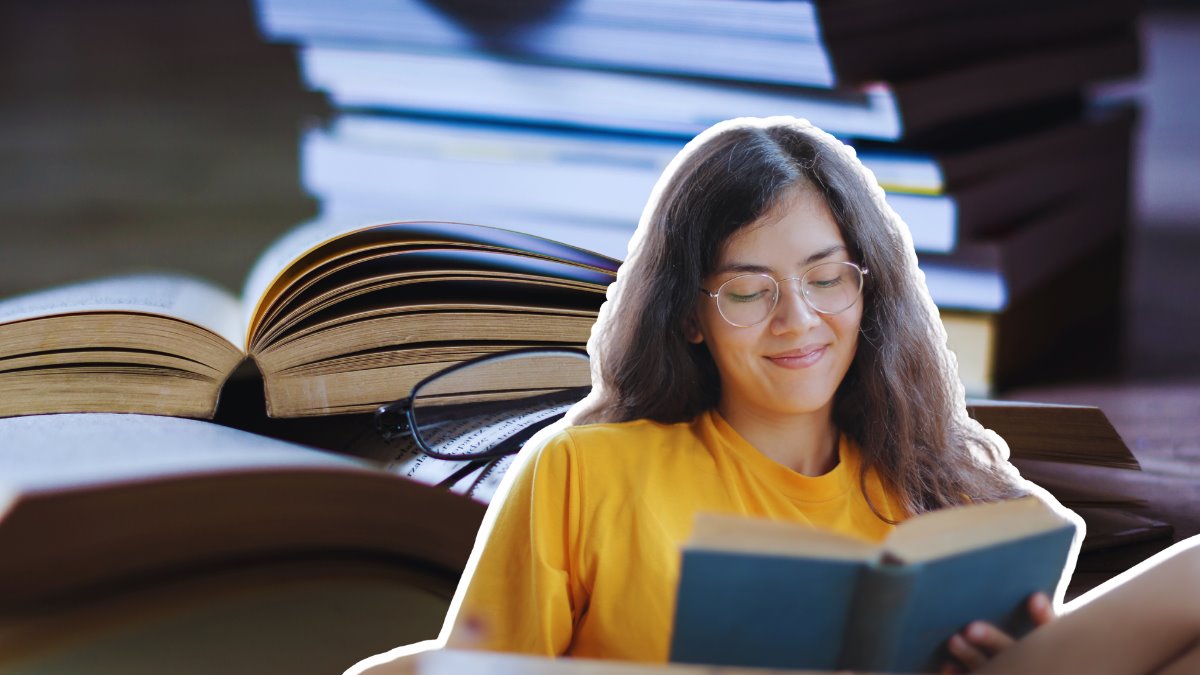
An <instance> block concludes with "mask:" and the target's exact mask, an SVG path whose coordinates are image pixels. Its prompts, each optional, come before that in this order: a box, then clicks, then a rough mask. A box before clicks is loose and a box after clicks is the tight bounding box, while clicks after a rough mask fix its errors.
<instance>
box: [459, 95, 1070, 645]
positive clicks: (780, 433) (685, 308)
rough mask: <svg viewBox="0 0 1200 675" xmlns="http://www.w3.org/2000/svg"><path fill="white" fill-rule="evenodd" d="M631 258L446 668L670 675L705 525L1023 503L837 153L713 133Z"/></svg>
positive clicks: (898, 257) (478, 557) (828, 524)
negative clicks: (589, 384) (682, 577)
mask: <svg viewBox="0 0 1200 675" xmlns="http://www.w3.org/2000/svg"><path fill="white" fill-rule="evenodd" d="M630 251H631V254H630V256H629V257H628V259H627V261H626V262H625V264H624V265H623V266H622V268H621V270H620V272H619V274H618V279H617V281H616V282H615V283H614V284H613V287H612V288H610V293H609V301H608V302H607V303H606V305H605V307H604V308H603V309H602V311H601V317H600V320H599V321H598V323H597V326H596V328H595V330H594V332H593V336H592V341H591V342H590V343H589V351H590V352H591V354H592V357H593V364H594V365H593V368H594V372H593V380H594V387H593V391H592V393H591V395H589V397H588V398H587V399H585V400H584V401H583V402H581V403H580V404H579V405H578V406H576V407H575V408H574V409H573V410H572V414H571V416H570V417H569V419H570V420H571V424H574V425H575V426H571V427H566V425H561V426H563V427H566V428H561V429H559V430H558V431H557V434H556V435H553V436H552V437H550V438H549V439H548V440H547V441H546V442H545V443H544V444H543V445H541V447H539V448H536V449H532V448H531V449H530V450H529V451H528V452H527V453H525V456H524V457H523V459H522V463H520V464H519V465H518V466H517V467H514V468H513V469H512V471H511V475H510V477H509V479H508V480H511V482H510V483H509V484H508V487H509V490H508V492H507V493H506V494H505V495H504V496H503V497H502V499H503V501H502V503H501V504H499V505H498V508H493V509H492V511H491V512H490V513H489V518H488V521H487V522H486V523H485V526H484V533H485V534H481V539H480V544H481V545H478V546H477V547H476V551H475V552H474V554H473V555H472V559H471V562H470V563H469V565H468V572H467V574H468V575H469V581H468V582H467V583H465V584H464V585H463V586H462V587H461V588H460V590H459V594H458V597H456V600H455V607H456V609H457V614H455V612H452V616H451V617H450V618H449V619H448V622H447V626H448V627H450V628H451V630H450V634H449V636H448V644H449V646H460V645H464V644H466V643H473V644H472V646H476V647H483V648H488V649H497V650H503V651H518V652H526V653H535V654H548V655H550V654H553V655H557V654H570V655H574V656H581V657H598V658H617V659H629V660H637V661H665V660H666V658H667V649H668V640H669V636H670V628H671V622H672V613H673V605H674V591H675V586H676V582H677V580H678V574H679V567H678V566H679V547H680V544H681V543H682V542H683V540H684V539H685V538H686V537H687V535H688V534H689V531H690V528H691V525H692V521H693V517H694V515H695V514H696V513H697V512H700V511H710V512H724V513H736V514H744V515H749V516H763V517H771V518H778V519H785V520H792V521H801V522H808V523H811V524H814V525H817V526H820V527H825V528H829V529H832V530H835V531H839V532H843V533H848V534H854V535H857V536H861V537H866V538H869V539H873V540H879V539H882V537H883V536H884V535H886V534H887V532H888V531H889V530H890V529H891V528H892V527H893V526H894V525H895V524H896V523H897V522H899V521H900V520H903V519H904V518H907V517H910V516H912V515H915V514H918V513H922V512H925V511H929V510H934V509H939V508H943V507H948V506H953V505H956V504H963V503H966V502H972V501H974V502H980V501H993V500H1001V499H1009V498H1013V497H1016V496H1019V495H1022V494H1026V493H1028V492H1029V491H1030V489H1031V488H1030V486H1028V484H1026V483H1024V482H1023V481H1021V480H1020V478H1019V477H1018V476H1017V475H1016V473H1015V472H1014V471H1013V470H1012V469H1011V467H1010V465H1009V464H1008V463H1007V461H1006V457H1005V455H1006V448H1005V447H1004V445H1003V443H1002V441H1000V440H999V439H998V438H997V437H995V435H994V434H990V432H986V431H985V430H983V429H981V428H980V427H979V426H978V425H977V424H976V423H975V422H974V421H973V420H971V419H969V418H968V417H967V415H966V412H965V407H964V402H963V394H962V389H961V385H960V384H959V383H958V379H957V376H956V373H955V368H954V361H953V359H952V357H951V356H950V354H949V353H948V351H947V350H946V348H945V342H946V339H945V334H944V332H943V330H942V328H941V324H940V322H939V320H938V318H937V314H936V310H935V309H934V307H933V305H932V303H931V301H930V299H929V296H928V293H927V292H926V290H925V289H924V285H923V283H922V282H921V281H920V277H919V276H918V274H917V268H916V258H915V254H914V252H913V247H912V244H911V240H910V239H909V237H908V234H907V231H906V229H905V228H904V227H903V226H901V225H900V224H899V222H898V219H897V218H896V216H895V214H894V213H893V212H892V211H891V210H890V209H889V208H888V207H887V206H886V205H885V204H884V201H883V195H882V191H881V190H880V189H879V188H878V186H877V185H876V184H875V183H874V180H873V178H872V177H871V176H870V174H869V173H867V172H865V171H864V170H863V168H862V166H861V165H860V164H859V163H858V161H857V160H856V159H855V158H854V156H853V153H852V151H851V150H849V149H848V148H846V147H845V146H843V145H842V144H841V143H840V142H838V141H837V140H836V139H833V138H832V137H830V136H828V135H827V134H824V133H823V132H821V131H819V130H817V129H815V128H813V127H812V126H810V125H808V124H807V123H804V122H801V121H796V120H792V119H778V118H773V119H768V120H756V121H748V120H738V121H733V122H730V123H724V124H721V125H718V126H717V127H714V128H713V129H710V130H709V131H708V132H705V133H704V134H702V135H701V136H699V137H698V138H697V139H695V140H694V141H693V142H692V143H690V144H689V146H688V148H687V149H685V151H684V152H682V153H681V154H680V156H679V157H677V158H676V160H675V161H674V162H673V163H672V165H671V166H670V167H669V168H668V170H667V171H666V173H664V176H663V178H662V179H661V180H660V181H659V184H658V186H657V187H656V189H655V193H654V196H653V197H652V198H651V200H650V203H649V204H648V205H647V208H646V211H645V213H644V215H643V219H642V222H641V223H640V225H639V228H638V232H637V234H636V235H635V238H634V241H633V242H631V245H630ZM543 437H544V436H543ZM531 445H533V443H531ZM1039 494H1041V495H1043V496H1044V493H1041V492H1039ZM500 498H501V497H498V499H500ZM1031 609H1033V610H1034V614H1035V619H1036V620H1037V621H1038V622H1039V623H1041V622H1045V621H1046V620H1048V618H1049V616H1050V615H1051V612H1050V604H1049V602H1048V601H1047V599H1046V598H1045V597H1039V598H1036V599H1035V601H1034V603H1033V604H1032V605H1031ZM972 629H973V630H971V631H964V634H963V635H960V636H955V638H954V639H953V640H951V643H950V648H951V651H952V653H954V654H955V655H957V656H958V657H959V658H960V660H961V661H962V662H963V664H965V665H968V666H972V667H973V666H978V665H982V663H983V662H985V661H986V660H987V659H988V657H990V656H991V655H992V654H993V653H995V652H997V651H1000V650H1001V649H1003V648H1004V647H1006V646H1007V645H1008V643H1009V642H1010V641H1009V640H1008V639H1007V636H1004V635H1003V634H1002V633H1000V632H999V631H997V630H995V629H993V628H991V627H989V626H986V625H978V626H972ZM976 630H978V631H979V632H978V634H977V633H976ZM948 637H949V636H948ZM1014 651H1016V650H1015V649H1014V650H1007V652H1014ZM1007 652H1006V655H1007Z"/></svg>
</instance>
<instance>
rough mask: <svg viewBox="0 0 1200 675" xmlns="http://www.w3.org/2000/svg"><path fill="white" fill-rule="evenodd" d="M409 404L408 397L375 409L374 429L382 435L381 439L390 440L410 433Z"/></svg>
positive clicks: (410, 399)
mask: <svg viewBox="0 0 1200 675" xmlns="http://www.w3.org/2000/svg"><path fill="white" fill-rule="evenodd" d="M411 404H412V398H411V397H410V398H405V399H401V400H399V401H396V402H394V403H389V404H387V405H383V406H379V409H378V410H376V411H375V429H376V430H377V431H378V432H379V435H380V436H383V440H385V441H389V442H391V441H394V440H396V439H397V438H400V437H401V436H405V435H407V434H409V433H412V425H411V424H409V421H408V410H409V408H410V407H411Z"/></svg>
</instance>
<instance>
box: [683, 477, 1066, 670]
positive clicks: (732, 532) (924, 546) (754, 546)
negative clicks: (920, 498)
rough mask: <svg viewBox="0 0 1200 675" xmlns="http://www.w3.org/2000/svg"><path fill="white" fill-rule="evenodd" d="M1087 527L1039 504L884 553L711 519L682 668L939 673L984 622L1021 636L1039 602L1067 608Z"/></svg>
mask: <svg viewBox="0 0 1200 675" xmlns="http://www.w3.org/2000/svg"><path fill="white" fill-rule="evenodd" d="M1076 521H1077V519H1072V518H1068V517H1067V516H1066V515H1064V514H1063V513H1060V512H1059V511H1057V510H1056V509H1054V508H1052V507H1050V506H1048V505H1047V504H1046V503H1045V502H1042V501H1041V500H1040V499H1037V498H1036V497H1026V498H1023V499H1018V500H1014V501H1010V502H1002V503H991V504H976V505H970V506H962V507H957V508H952V509H944V510H942V511H937V512H932V513H927V514H923V515H920V516H918V517H916V518H913V519H911V520H908V521H905V522H904V523H902V524H900V525H899V526H898V527H897V528H896V529H895V530H894V531H893V532H892V534H891V535H890V536H889V537H888V538H887V540H886V541H884V542H883V543H882V544H878V545H877V544H873V543H870V542H866V541H862V540H857V539H853V538H850V537H846V536H843V535H839V534H834V533H831V532H827V531H823V530H818V529H815V528H812V527H809V526H806V525H802V524H794V523H783V522H776V521H768V520H759V519H750V518H744V517H737V516H719V515H710V514H701V515H700V516H698V517H697V520H696V527H695V530H694V531H693V534H692V537H691V539H690V540H689V541H688V542H687V543H686V544H685V545H684V549H683V562H682V565H683V567H682V571H681V574H680V580H679V592H678V598H677V604H676V608H675V628H674V634H673V637H672V643H671V660H672V661H676V662H684V663H708V664H719V665H737V666H762V667H773V668H807V669H817V670H833V669H850V670H864V671H888V672H928V671H936V670H937V669H938V667H939V666H940V664H941V663H943V662H944V661H945V660H946V659H947V656H946V652H945V643H946V641H947V640H948V639H949V638H950V636H951V635H953V634H955V633H956V632H958V631H960V630H962V628H963V627H964V626H965V625H966V624H968V623H970V622H971V621H975V620H983V621H989V622H991V623H993V624H995V625H996V626H998V627H1000V628H1001V629H1002V630H1005V631H1006V632H1008V633H1009V634H1010V635H1014V636H1020V635H1022V634H1024V633H1026V632H1028V631H1029V630H1031V629H1032V627H1033V626H1032V623H1031V621H1030V619H1029V617H1028V616H1027V613H1026V601H1027V599H1028V598H1029V596H1030V595H1032V594H1033V593H1035V592H1037V591H1043V592H1045V593H1047V594H1048V595H1050V597H1052V598H1055V600H1056V601H1061V598H1062V594H1063V592H1064V590H1065V588H1066V582H1067V580H1068V579H1069V577H1070V570H1071V568H1073V566H1074V560H1075V556H1076V554H1077V552H1078V543H1077V542H1078V539H1077V538H1076V528H1077V525H1076V524H1075V523H1076Z"/></svg>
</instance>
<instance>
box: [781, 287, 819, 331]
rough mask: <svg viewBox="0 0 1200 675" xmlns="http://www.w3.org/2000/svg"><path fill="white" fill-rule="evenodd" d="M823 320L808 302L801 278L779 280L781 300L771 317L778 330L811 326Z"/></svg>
mask: <svg viewBox="0 0 1200 675" xmlns="http://www.w3.org/2000/svg"><path fill="white" fill-rule="evenodd" d="M820 322H821V315H820V313H818V312H817V310H815V309H813V308H812V305H809V304H808V299H807V298H805V297H804V291H803V290H801V286H800V279H798V278H793V279H781V280H779V302H778V303H777V304H776V305H775V312H774V315H773V316H772V317H771V327H772V328H773V329H775V330H776V332H784V331H787V330H801V329H807V328H811V327H812V326H814V325H816V324H819V323H820Z"/></svg>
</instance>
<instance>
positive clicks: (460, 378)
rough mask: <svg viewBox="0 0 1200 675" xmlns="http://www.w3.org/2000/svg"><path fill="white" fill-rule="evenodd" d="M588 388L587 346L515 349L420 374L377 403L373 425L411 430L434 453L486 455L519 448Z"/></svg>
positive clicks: (469, 457) (396, 433)
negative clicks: (395, 396) (403, 393)
mask: <svg viewBox="0 0 1200 675" xmlns="http://www.w3.org/2000/svg"><path fill="white" fill-rule="evenodd" d="M590 390H591V371H590V368H589V366H588V357H587V353H586V352H584V351H582V350H577V349H566V348H562V349H542V348H533V349H518V350H513V351H508V352H502V353H500V354H494V355H489V356H485V357H481V358H478V359H474V360H471V361H467V362H464V363H460V364H456V365H454V366H451V367H449V368H447V369H445V370H442V371H439V372H437V373H435V374H434V375H431V376H429V377H427V378H425V379H424V380H422V381H421V382H420V383H418V384H417V386H415V387H413V390H412V393H411V394H410V395H409V396H408V397H407V398H404V399H401V400H399V401H396V402H395V403H390V404H388V405H385V406H382V407H381V408H379V410H378V411H376V413H375V426H376V429H377V430H378V431H379V433H380V435H382V436H383V438H384V439H385V440H388V441H391V440H394V439H397V438H400V437H402V436H404V435H409V434H411V435H412V437H413V440H414V441H415V442H416V444H417V446H418V447H419V448H420V449H421V451H422V452H424V453H425V454H427V455H429V456H430V457H434V458H437V459H444V460H459V461H474V460H485V459H491V458H495V457H501V456H504V455H510V454H513V453H515V452H517V451H518V450H520V449H521V447H522V446H523V445H524V444H525V441H527V440H529V438H530V437H531V436H533V434H534V433H536V432H537V431H538V430H539V429H542V428H544V427H547V426H549V425H550V424H553V423H554V422H555V421H557V420H559V419H561V418H562V417H563V416H564V415H565V414H566V413H567V410H568V409H569V408H570V407H571V406H572V405H574V404H575V403H576V402H577V401H579V400H580V399H582V398H583V397H584V396H587V393H588V391H590Z"/></svg>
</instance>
